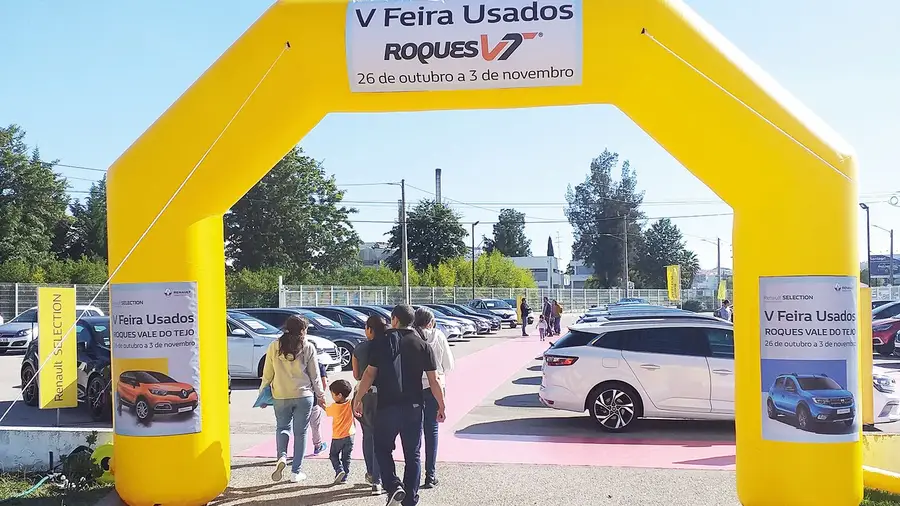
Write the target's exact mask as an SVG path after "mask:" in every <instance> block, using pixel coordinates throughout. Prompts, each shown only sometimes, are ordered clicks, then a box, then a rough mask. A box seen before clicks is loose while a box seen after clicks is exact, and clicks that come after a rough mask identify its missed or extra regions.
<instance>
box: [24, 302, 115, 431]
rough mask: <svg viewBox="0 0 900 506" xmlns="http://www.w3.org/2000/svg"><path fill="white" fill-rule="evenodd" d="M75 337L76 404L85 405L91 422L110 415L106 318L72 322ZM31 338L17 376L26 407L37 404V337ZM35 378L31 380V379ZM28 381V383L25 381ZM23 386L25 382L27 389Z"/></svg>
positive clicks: (107, 320)
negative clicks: (76, 366)
mask: <svg viewBox="0 0 900 506" xmlns="http://www.w3.org/2000/svg"><path fill="white" fill-rule="evenodd" d="M75 332H76V334H75V339H76V343H77V344H76V347H77V355H76V357H77V358H76V360H77V362H78V403H79V404H84V405H86V406H87V408H88V411H89V412H90V414H91V418H92V419H93V420H94V421H101V420H110V419H111V417H112V396H111V393H112V389H111V378H112V374H111V370H110V363H111V360H110V351H109V347H110V342H109V317H108V316H88V317H84V318H81V319H79V320H78V321H77V322H76V323H75ZM39 339H40V337H38V338H37V339H33V340H32V341H31V343H29V345H28V348H26V350H25V356H24V357H22V367H21V369H20V377H21V379H22V400H23V401H25V404H27V405H29V406H37V405H38V400H39V398H40V397H39V395H38V379H37V378H35V373H36V371H37V370H38V369H39V368H40V356H39V355H38V340H39ZM32 378H34V381H31V380H32ZM29 381H31V384H28V382H29ZM25 385H28V387H27V388H26V387H25Z"/></svg>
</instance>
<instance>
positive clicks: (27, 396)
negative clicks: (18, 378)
mask: <svg viewBox="0 0 900 506" xmlns="http://www.w3.org/2000/svg"><path fill="white" fill-rule="evenodd" d="M29 382H31V384H30V385H29V384H28V383H29ZM26 385H28V386H26ZM22 400H23V401H24V402H25V404H27V405H29V406H37V405H38V380H37V378H35V377H34V368H33V367H32V366H31V364H25V366H24V367H22Z"/></svg>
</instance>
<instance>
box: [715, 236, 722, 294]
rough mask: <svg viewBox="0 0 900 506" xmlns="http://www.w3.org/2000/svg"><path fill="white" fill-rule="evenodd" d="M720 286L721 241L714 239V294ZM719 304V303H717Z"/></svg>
mask: <svg viewBox="0 0 900 506" xmlns="http://www.w3.org/2000/svg"><path fill="white" fill-rule="evenodd" d="M721 284H722V239H721V238H719V237H716V294H717V295H718V292H719V286H720V285H721ZM719 302H721V301H719Z"/></svg>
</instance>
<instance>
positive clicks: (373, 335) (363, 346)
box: [351, 315, 388, 495]
mask: <svg viewBox="0 0 900 506" xmlns="http://www.w3.org/2000/svg"><path fill="white" fill-rule="evenodd" d="M387 328H388V327H387V323H385V321H384V320H382V319H381V317H380V316H377V315H372V316H370V317H369V319H368V320H366V339H367V341H364V342H362V343H359V344H358V345H356V348H353V358H352V359H351V364H352V366H353V378H354V379H356V381H361V380H362V377H363V373H364V372H365V371H366V369H367V368H368V367H369V346H371V344H372V341H373V340H375V339H381V338H382V337H384V334H385V333H386V332H387ZM355 396H359V397H362V412H363V413H362V416H361V417H359V418H358V420H359V425H360V427H362V448H363V460H364V461H365V463H366V483H368V484H370V485H372V494H373V495H378V494H381V492H382V489H381V473H380V472H379V469H378V461H377V460H376V459H375V411H376V409H375V408H376V406H377V405H378V391H377V389H376V388H375V387H371V388H369V390H368V391H366V392H365V395H363V394H360V393H359V385H357V390H356V394H355ZM355 396H354V397H355Z"/></svg>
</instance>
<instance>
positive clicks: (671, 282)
mask: <svg viewBox="0 0 900 506" xmlns="http://www.w3.org/2000/svg"><path fill="white" fill-rule="evenodd" d="M666 288H668V290H669V300H681V266H678V265H667V266H666Z"/></svg>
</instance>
